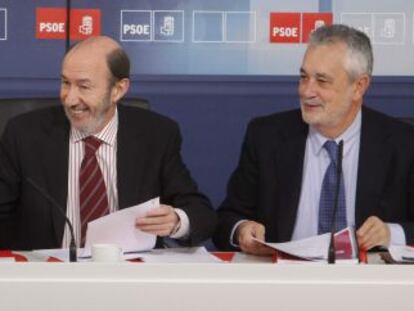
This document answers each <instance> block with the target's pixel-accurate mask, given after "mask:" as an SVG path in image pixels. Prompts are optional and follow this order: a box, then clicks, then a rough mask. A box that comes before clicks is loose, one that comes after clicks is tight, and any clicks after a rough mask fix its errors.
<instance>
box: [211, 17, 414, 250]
mask: <svg viewBox="0 0 414 311" xmlns="http://www.w3.org/2000/svg"><path fill="white" fill-rule="evenodd" d="M372 67H373V55H372V48H371V43H370V40H369V38H368V37H367V36H366V35H365V34H364V33H362V32H360V31H357V30H355V29H353V28H350V27H348V26H345V25H332V26H324V27H321V28H318V29H317V30H316V31H314V32H313V34H312V35H311V38H310V43H309V45H308V48H307V50H306V52H305V55H304V58H303V62H302V66H301V68H300V80H299V88H298V92H299V98H300V110H299V109H297V110H294V111H288V112H282V113H276V114H272V115H269V116H265V117H260V118H256V119H254V120H253V121H251V122H250V124H249V126H248V129H247V133H246V136H245V140H244V143H243V148H242V153H241V157H240V161H239V164H238V167H237V168H236V170H235V172H234V173H233V174H232V176H231V179H230V181H229V184H228V189H227V197H226V198H225V200H224V202H223V203H222V205H221V206H220V208H219V212H218V213H219V226H218V229H217V231H216V233H215V236H214V241H215V243H216V245H217V246H218V247H219V248H221V249H237V248H238V247H239V248H240V249H241V250H242V251H245V252H247V253H252V254H257V255H260V254H262V255H263V254H268V253H269V252H270V251H269V250H268V249H267V248H265V247H263V246H261V244H259V243H257V242H256V241H255V240H254V239H253V238H257V239H259V240H266V241H270V242H284V241H289V240H297V239H302V238H306V237H310V236H314V235H317V234H322V233H325V232H329V231H330V230H331V227H332V219H333V206H334V202H335V192H336V190H337V189H338V201H337V202H338V203H337V215H336V219H335V224H336V228H335V229H336V230H340V229H342V228H345V227H347V226H355V228H356V234H357V239H358V243H359V245H360V247H362V248H363V249H367V250H368V249H371V248H373V247H375V246H388V245H390V244H406V243H413V242H414V144H413V143H412V142H413V141H414V130H413V129H412V127H411V126H409V125H407V124H404V123H401V122H399V121H397V120H395V119H393V118H390V117H388V116H385V115H383V114H381V113H379V112H376V111H373V110H371V109H369V108H366V107H363V106H362V104H363V97H364V94H365V92H366V90H367V89H368V87H369V84H370V81H371V75H372ZM339 145H341V148H339ZM342 146H343V153H342V170H343V174H342V178H340V179H339V178H338V170H337V166H336V165H337V164H338V163H337V162H338V161H337V159H338V152H339V151H338V149H342ZM339 154H340V153H339ZM339 163H340V162H339ZM340 176H341V175H340ZM337 180H339V182H337Z"/></svg>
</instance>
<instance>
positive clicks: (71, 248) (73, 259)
mask: <svg viewBox="0 0 414 311" xmlns="http://www.w3.org/2000/svg"><path fill="white" fill-rule="evenodd" d="M25 180H26V181H27V183H28V184H30V185H31V186H32V187H33V188H34V189H36V190H37V191H38V192H39V193H40V194H41V195H42V196H43V197H45V198H46V199H47V200H48V201H49V202H50V203H52V205H53V206H54V207H55V208H57V209H58V210H59V212H60V213H61V214H62V216H63V218H64V219H65V222H66V224H67V225H68V226H69V231H70V245H69V261H70V262H76V261H77V250H76V242H75V234H74V231H73V226H72V223H71V222H70V220H69V218H68V217H67V216H66V214H65V212H64V209H63V208H62V207H61V206H60V205H59V203H58V202H56V200H55V199H54V198H52V197H51V196H50V195H49V194H48V193H47V192H46V191H44V190H43V189H42V188H40V186H39V185H37V184H36V183H35V182H34V181H33V180H32V179H31V178H29V177H26V178H25Z"/></svg>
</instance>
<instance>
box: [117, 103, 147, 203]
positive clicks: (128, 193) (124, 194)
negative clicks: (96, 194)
mask: <svg viewBox="0 0 414 311" xmlns="http://www.w3.org/2000/svg"><path fill="white" fill-rule="evenodd" d="M123 108H124V107H122V106H121V105H118V116H119V122H118V133H117V184H118V205H119V208H120V209H122V208H126V207H129V206H131V205H132V204H136V203H137V194H138V191H137V190H138V189H140V183H141V182H143V181H142V179H140V178H139V176H138V175H140V174H137V172H142V171H143V169H144V164H145V163H143V161H142V159H143V157H142V154H143V153H144V152H145V144H144V140H142V139H137V137H136V136H137V135H142V134H143V133H136V132H134V133H131V132H128V128H131V127H129V125H128V122H130V119H129V118H128V115H127V113H126V112H125V111H124V110H123ZM134 122H140V121H139V120H137V119H134Z"/></svg>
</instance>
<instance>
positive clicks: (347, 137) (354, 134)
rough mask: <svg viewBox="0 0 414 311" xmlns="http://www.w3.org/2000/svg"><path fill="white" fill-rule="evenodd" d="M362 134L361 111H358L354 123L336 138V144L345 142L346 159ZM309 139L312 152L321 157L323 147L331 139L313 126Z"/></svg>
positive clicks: (310, 129) (344, 153) (344, 154)
mask: <svg viewBox="0 0 414 311" xmlns="http://www.w3.org/2000/svg"><path fill="white" fill-rule="evenodd" d="M360 134H361V110H359V111H358V113H357V115H356V117H355V119H354V121H352V123H351V125H350V126H349V127H348V128H347V129H346V130H345V132H343V133H342V134H341V135H339V136H338V137H337V138H335V142H336V143H339V142H340V141H341V140H343V141H344V152H343V156H344V157H345V156H346V155H347V154H348V153H349V150H350V149H351V147H352V146H353V144H354V142H355V141H356V140H357V138H358V137H360ZM308 139H309V140H310V146H311V150H312V152H313V154H314V155H315V156H319V155H320V152H321V150H322V149H323V145H324V144H325V142H326V141H328V140H330V139H329V138H327V137H325V136H323V135H322V134H320V133H319V132H318V131H317V130H316V129H315V128H314V127H313V126H310V127H309V133H308Z"/></svg>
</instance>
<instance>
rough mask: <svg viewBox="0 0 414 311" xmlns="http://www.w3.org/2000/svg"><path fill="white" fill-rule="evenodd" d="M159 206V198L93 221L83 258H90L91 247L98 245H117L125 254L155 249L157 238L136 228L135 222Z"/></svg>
mask: <svg viewBox="0 0 414 311" xmlns="http://www.w3.org/2000/svg"><path fill="white" fill-rule="evenodd" d="M159 206H160V203H159V198H156V199H152V200H150V201H147V202H145V203H142V204H139V205H135V206H132V207H129V208H125V209H122V210H120V211H117V212H115V213H112V214H109V215H107V216H104V217H101V218H98V219H96V220H94V221H91V222H90V223H89V224H88V231H87V233H86V243H85V253H84V254H83V256H89V255H90V249H91V246H92V245H93V244H97V243H111V244H117V245H119V246H120V247H121V248H122V250H123V251H124V252H131V251H144V250H149V249H152V248H154V246H155V241H156V236H155V235H154V234H149V233H146V232H143V231H141V230H139V229H138V228H136V227H135V220H136V219H137V218H138V217H142V216H144V215H146V214H147V213H148V211H150V210H152V209H156V208H159Z"/></svg>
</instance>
